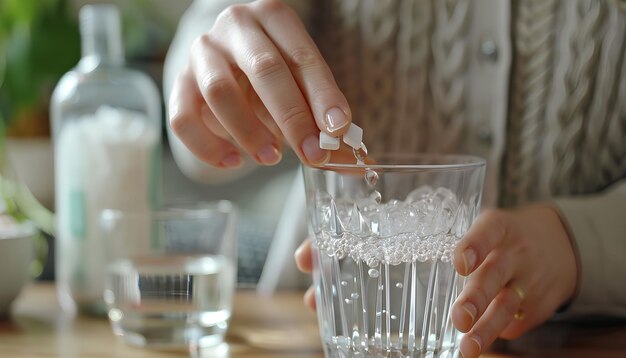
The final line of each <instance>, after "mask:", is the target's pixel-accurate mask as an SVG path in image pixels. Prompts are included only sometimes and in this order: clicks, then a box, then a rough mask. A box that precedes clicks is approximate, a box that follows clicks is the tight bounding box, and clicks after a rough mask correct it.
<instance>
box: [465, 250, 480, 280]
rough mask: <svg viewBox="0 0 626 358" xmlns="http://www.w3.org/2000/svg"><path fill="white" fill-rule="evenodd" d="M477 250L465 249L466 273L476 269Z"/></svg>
mask: <svg viewBox="0 0 626 358" xmlns="http://www.w3.org/2000/svg"><path fill="white" fill-rule="evenodd" d="M476 259H477V256H476V251H474V250H473V249H465V251H463V262H464V263H465V273H466V274H469V273H470V272H472V270H474V266H475V265H476Z"/></svg>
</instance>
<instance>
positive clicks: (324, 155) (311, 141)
mask: <svg viewBox="0 0 626 358" xmlns="http://www.w3.org/2000/svg"><path fill="white" fill-rule="evenodd" d="M301 148H302V152H303V153H304V156H305V157H306V159H308V161H309V162H311V164H314V165H321V164H324V163H326V162H327V161H328V159H329V158H330V153H328V151H326V150H323V149H321V148H320V144H319V138H318V137H317V136H315V135H313V134H311V135H310V136H308V137H306V138H305V139H304V140H303V141H302V145H301Z"/></svg>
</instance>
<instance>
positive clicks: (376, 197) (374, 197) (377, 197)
mask: <svg viewBox="0 0 626 358" xmlns="http://www.w3.org/2000/svg"><path fill="white" fill-rule="evenodd" d="M370 199H372V200H374V201H375V202H376V203H377V204H380V201H381V200H382V197H381V195H380V193H379V192H378V190H374V191H373V192H372V193H371V194H370Z"/></svg>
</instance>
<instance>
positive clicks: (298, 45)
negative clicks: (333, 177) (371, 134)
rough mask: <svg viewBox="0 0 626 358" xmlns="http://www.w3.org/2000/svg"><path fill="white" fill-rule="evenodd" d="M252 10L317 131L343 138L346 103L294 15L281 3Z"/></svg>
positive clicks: (271, 1)
mask: <svg viewBox="0 0 626 358" xmlns="http://www.w3.org/2000/svg"><path fill="white" fill-rule="evenodd" d="M254 6H257V7H258V9H259V12H258V13H256V14H257V21H259V23H261V25H262V26H263V28H264V29H265V31H266V33H267V36H269V37H270V38H271V39H272V41H273V42H274V44H275V45H276V47H277V48H278V50H279V51H280V53H281V54H282V56H283V58H284V59H285V60H286V62H287V65H288V66H289V68H290V70H291V72H292V74H293V76H294V78H295V80H296V82H297V83H298V86H299V87H300V89H301V90H302V92H303V94H304V96H305V98H306V101H307V102H308V104H309V106H310V107H311V111H312V113H313V117H314V118H315V121H316V123H317V126H318V128H319V129H321V130H324V131H326V132H327V133H329V134H331V135H333V136H337V135H340V134H343V133H344V132H345V131H346V130H347V128H348V126H349V124H350V122H351V118H352V114H351V112H350V107H349V106H348V101H347V100H346V98H345V96H344V95H343V93H342V92H341V90H340V89H339V87H338V86H337V83H336V81H335V78H334V77H333V74H332V72H331V71H330V68H329V67H328V64H327V63H326V61H324V58H323V57H322V55H321V53H320V51H319V49H318V48H317V46H316V45H315V42H314V41H313V39H312V38H311V37H310V36H309V34H308V33H307V30H306V28H305V27H304V25H303V24H302V22H301V21H300V19H299V18H298V16H297V14H296V13H295V12H294V11H293V10H292V9H291V8H289V7H288V6H287V5H285V4H283V3H281V2H280V1H274V0H267V1H259V2H257V3H255V4H254ZM285 29H290V30H291V31H285Z"/></svg>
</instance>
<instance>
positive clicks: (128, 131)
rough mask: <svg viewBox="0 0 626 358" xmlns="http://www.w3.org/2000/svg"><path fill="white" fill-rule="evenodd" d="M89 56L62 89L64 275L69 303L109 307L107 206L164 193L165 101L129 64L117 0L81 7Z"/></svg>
mask: <svg viewBox="0 0 626 358" xmlns="http://www.w3.org/2000/svg"><path fill="white" fill-rule="evenodd" d="M80 32H81V42H82V57H81V60H80V61H79V63H78V64H77V66H76V67H75V68H74V69H72V70H71V71H70V72H68V73H67V74H65V75H64V76H63V78H62V79H61V80H60V82H59V83H58V85H57V87H56V88H55V90H54V93H53V96H52V101H51V121H52V129H53V141H54V150H55V180H56V184H55V186H56V188H55V189H56V245H55V247H56V279H57V288H58V296H59V301H60V303H61V306H62V307H63V309H65V310H69V311H74V310H76V308H78V309H79V310H80V311H81V312H86V313H95V314H104V312H105V307H104V304H103V300H102V291H103V286H104V270H105V263H106V255H105V245H104V243H103V242H102V239H101V238H100V237H99V235H98V222H99V215H100V213H101V211H102V210H103V209H120V210H146V209H150V208H151V207H153V206H155V205H157V201H158V197H159V193H160V180H159V178H160V140H161V102H160V96H159V92H158V90H157V88H156V86H155V85H154V83H153V82H152V81H151V80H150V79H149V78H148V77H147V76H146V75H144V74H143V73H141V72H139V71H136V70H133V69H129V68H126V67H124V50H123V43H122V36H121V26H120V16H119V12H118V10H117V8H116V7H115V6H112V5H88V6H85V7H83V8H82V9H81V11H80Z"/></svg>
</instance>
